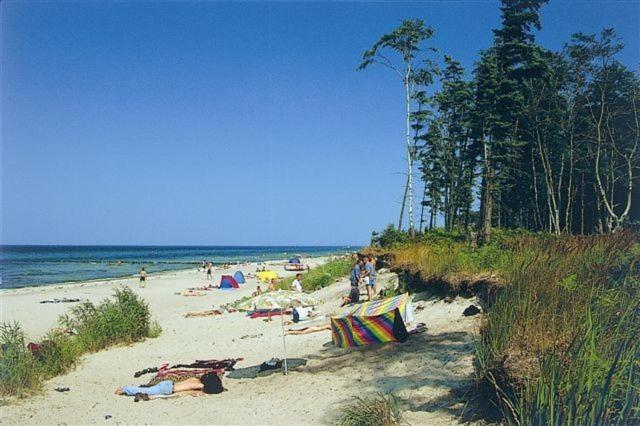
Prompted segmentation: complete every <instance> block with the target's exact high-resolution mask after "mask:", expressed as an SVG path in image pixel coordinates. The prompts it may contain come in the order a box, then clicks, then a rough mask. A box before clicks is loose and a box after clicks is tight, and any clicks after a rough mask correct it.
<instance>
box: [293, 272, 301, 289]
mask: <svg viewBox="0 0 640 426" xmlns="http://www.w3.org/2000/svg"><path fill="white" fill-rule="evenodd" d="M301 280H302V274H300V273H298V274H296V279H295V280H293V282H292V283H291V290H293V291H298V292H301V293H302V283H301Z"/></svg>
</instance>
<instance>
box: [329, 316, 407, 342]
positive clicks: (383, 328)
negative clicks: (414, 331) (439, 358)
mask: <svg viewBox="0 0 640 426" xmlns="http://www.w3.org/2000/svg"><path fill="white" fill-rule="evenodd" d="M331 337H332V339H333V343H334V344H335V345H336V346H337V347H339V348H352V347H356V346H366V345H371V344H374V343H386V342H406V341H407V339H408V338H409V333H408V332H407V328H406V326H405V324H404V321H403V319H402V315H401V314H400V310H399V309H398V308H396V309H394V310H392V311H389V312H385V313H383V314H380V315H373V316H357V315H345V316H343V317H332V318H331Z"/></svg>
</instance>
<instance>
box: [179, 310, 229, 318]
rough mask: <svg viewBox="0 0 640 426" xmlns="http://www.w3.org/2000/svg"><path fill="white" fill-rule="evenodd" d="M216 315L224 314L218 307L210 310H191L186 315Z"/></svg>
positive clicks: (188, 316) (187, 316)
mask: <svg viewBox="0 0 640 426" xmlns="http://www.w3.org/2000/svg"><path fill="white" fill-rule="evenodd" d="M216 315H222V312H220V311H219V310H217V309H212V310H210V311H191V312H187V314H186V315H185V317H186V318H193V317H214V316H216Z"/></svg>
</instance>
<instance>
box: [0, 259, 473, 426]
mask: <svg viewBox="0 0 640 426" xmlns="http://www.w3.org/2000/svg"><path fill="white" fill-rule="evenodd" d="M306 261H307V262H308V263H311V265H312V266H313V265H317V264H318V263H322V262H324V261H326V258H316V259H306ZM255 268H256V265H255V264H246V265H240V266H238V267H233V268H232V269H231V270H226V271H225V270H216V271H215V272H214V281H216V280H219V277H220V275H222V274H223V273H224V274H227V273H229V272H233V271H235V270H236V269H240V270H243V271H245V272H250V271H255ZM271 269H275V270H277V271H278V272H279V273H280V274H281V275H289V274H291V273H287V272H285V271H284V269H283V266H282V263H277V264H274V265H273V266H272V267H271ZM379 279H380V280H381V281H383V282H388V283H393V281H394V279H397V278H396V277H395V275H394V274H391V273H386V274H385V273H383V274H381V275H380V276H379ZM205 282H206V279H205V274H204V273H203V272H197V271H195V270H192V271H181V272H175V273H165V274H160V275H155V276H154V275H152V276H151V277H150V278H149V280H148V283H147V287H146V288H143V289H140V288H138V283H137V280H135V279H122V280H114V281H109V282H92V283H80V284H68V285H60V286H49V287H40V288H29V289H19V290H8V291H4V292H3V293H2V295H1V302H2V311H1V316H2V320H3V321H12V320H17V321H20V322H21V323H22V325H23V327H24V329H25V331H26V332H27V333H28V335H29V336H30V337H31V338H34V339H35V338H37V337H39V336H42V335H43V334H44V333H45V332H46V331H47V330H48V329H49V328H51V327H52V326H53V325H54V324H55V322H56V319H57V317H58V316H59V315H60V314H63V313H64V312H66V311H67V310H68V309H69V307H70V306H69V304H64V303H60V304H39V303H38V302H39V301H40V300H43V299H48V298H62V297H74V298H81V299H88V300H91V301H93V302H98V301H100V300H101V299H103V298H105V297H107V296H109V295H110V294H111V292H112V290H113V288H116V287H117V286H122V285H127V286H130V287H131V288H132V289H133V290H134V291H135V292H136V293H138V294H140V295H141V296H142V297H143V298H144V299H145V300H147V301H148V303H149V306H150V308H151V311H152V314H153V316H154V318H155V319H156V320H157V321H158V322H159V323H160V325H161V326H162V328H163V332H162V334H161V335H160V336H159V337H158V338H155V339H147V340H145V341H143V342H139V343H135V344H132V345H128V346H121V347H115V348H111V349H108V350H105V351H101V352H98V353H95V354H90V355H86V356H84V357H83V358H82V360H81V363H80V365H78V366H77V367H76V368H75V369H74V370H73V371H72V372H70V373H68V374H66V375H64V376H59V377H56V378H54V379H52V380H49V381H48V382H46V383H45V385H44V390H43V392H42V393H40V394H37V395H34V396H31V397H29V398H26V399H23V400H19V401H17V400H8V401H6V405H4V406H2V407H0V421H1V423H2V424H98V423H99V424H109V423H113V424H224V425H231V424H233V425H236V424H237V425H246V424H264V425H279V424H290V423H293V424H310V425H311V424H335V422H336V420H337V418H338V416H339V412H340V411H339V410H340V407H342V406H343V405H344V404H345V403H348V402H349V401H350V400H351V398H352V397H353V396H368V395H373V394H375V393H376V392H393V393H395V394H396V395H397V396H398V397H399V398H400V399H401V401H402V404H403V407H404V409H405V410H406V411H405V418H406V420H407V421H409V422H410V423H411V424H415V425H417V424H455V423H458V422H459V420H460V414H461V413H462V412H463V411H464V410H465V402H466V400H467V399H468V398H467V396H465V395H464V392H465V390H466V389H467V388H469V386H470V384H471V383H472V380H473V379H472V375H473V366H472V361H473V338H474V335H475V334H476V333H477V329H478V323H479V316H475V317H464V316H462V311H463V310H464V308H466V307H467V306H468V305H469V304H470V303H472V302H474V301H473V300H470V299H461V298H457V299H455V300H454V301H453V303H445V302H444V301H442V300H440V299H437V298H426V295H422V294H421V295H416V296H415V297H414V307H416V308H418V309H417V312H416V313H415V317H416V323H417V322H424V323H425V324H427V327H428V330H427V331H426V332H425V333H421V334H416V335H413V336H412V337H411V338H410V339H409V341H408V342H407V343H404V344H387V345H381V346H372V347H365V348H358V349H347V350H345V349H339V348H336V347H335V346H333V345H332V344H331V334H330V332H328V331H326V332H321V333H316V334H310V335H302V336H288V337H287V355H288V357H289V358H303V359H306V360H307V365H306V366H304V367H301V368H299V369H298V370H296V371H293V372H290V374H289V375H288V376H284V375H282V374H273V375H270V376H267V377H259V378H256V379H232V378H228V377H225V378H223V384H224V386H225V388H227V389H228V391H227V392H224V393H222V394H219V395H210V396H205V397H198V398H196V397H190V396H183V397H180V398H172V399H163V400H154V401H149V402H139V403H135V402H134V401H133V398H130V397H123V396H116V395H114V393H113V392H114V390H115V389H116V388H117V387H119V386H122V385H124V384H141V383H144V382H145V381H146V380H145V378H146V379H147V380H148V379H149V378H150V377H151V376H150V375H148V376H144V377H142V378H140V379H134V378H133V373H134V372H135V371H138V370H141V369H143V368H147V367H157V366H160V365H161V364H162V363H164V362H169V363H172V364H173V363H189V362H193V361H194V360H196V359H223V358H240V357H241V358H244V360H243V361H242V362H240V363H238V365H237V367H238V368H241V367H249V366H253V365H257V364H260V363H262V362H263V361H266V360H268V359H270V358H272V357H282V337H281V325H280V321H279V319H278V318H276V319H275V320H274V321H271V322H266V321H263V320H262V319H250V318H248V317H246V316H245V314H243V313H240V312H236V313H225V314H224V315H222V316H216V317H201V318H185V317H184V315H185V313H186V312H188V311H195V310H207V309H212V308H214V307H215V308H218V307H219V306H220V304H223V303H228V302H232V301H234V300H236V299H238V298H240V297H242V296H246V295H250V294H251V293H252V292H253V291H254V290H255V288H256V285H257V282H256V280H253V279H250V280H248V282H247V284H245V285H243V286H241V288H240V289H238V290H234V291H221V290H215V291H211V292H207V295H205V296H202V297H184V296H178V295H175V294H174V293H175V292H178V291H181V290H183V289H185V288H187V287H192V286H200V285H204V284H205ZM348 287H349V284H348V282H347V281H346V280H340V281H339V282H336V283H335V284H333V285H331V286H329V287H326V288H324V289H322V290H319V291H317V292H315V293H314V296H315V297H316V298H318V299H319V300H320V301H321V304H320V305H319V306H318V312H319V313H320V314H321V315H330V314H332V313H339V312H343V311H344V309H342V310H341V309H339V308H338V305H339V297H340V294H346V293H347V292H348ZM421 299H426V300H421ZM326 321H327V320H326V319H324V318H321V319H319V320H316V321H314V322H313V323H311V325H313V324H323V323H325V322H326ZM287 328H290V327H287ZM294 328H295V327H294ZM56 387H69V388H70V391H69V392H66V393H58V392H55V391H54V388H56Z"/></svg>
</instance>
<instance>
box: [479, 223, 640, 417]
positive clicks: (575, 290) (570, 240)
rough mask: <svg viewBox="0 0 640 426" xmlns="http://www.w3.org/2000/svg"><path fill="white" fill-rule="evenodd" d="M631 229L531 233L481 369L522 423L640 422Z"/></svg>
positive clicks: (515, 257) (494, 318)
mask: <svg viewBox="0 0 640 426" xmlns="http://www.w3.org/2000/svg"><path fill="white" fill-rule="evenodd" d="M634 239H635V236H634V235H632V234H628V233H617V234H611V235H607V236H590V237H558V238H556V239H554V240H553V241H549V240H545V241H536V240H535V239H527V240H525V241H521V242H520V244H519V245H518V246H517V247H516V248H515V249H514V251H512V253H511V257H512V261H511V262H509V263H507V264H505V265H504V268H503V270H502V274H503V276H504V277H505V279H506V281H507V282H508V283H509V284H510V285H509V286H506V287H505V288H504V289H502V290H501V292H500V293H499V295H498V297H497V299H496V301H495V303H494V304H493V305H492V306H491V307H490V309H489V310H488V314H487V317H486V322H485V324H484V327H483V329H482V333H481V339H480V342H479V343H478V345H477V359H478V374H479V378H480V379H481V381H482V382H483V383H485V384H486V385H487V386H488V387H489V388H491V389H493V391H494V392H495V396H496V402H497V404H498V406H499V407H500V408H501V410H502V411H503V413H504V415H505V417H506V418H507V419H510V420H511V421H514V422H517V423H519V424H525V425H526V424H554V425H564V424H593V425H597V424H629V423H637V422H640V396H639V395H640V392H639V391H640V362H639V361H638V360H640V344H639V343H638V336H640V280H638V277H637V275H636V273H635V272H634V267H635V265H636V263H637V261H638V253H637V248H636V246H635V245H634V243H633V241H634Z"/></svg>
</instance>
